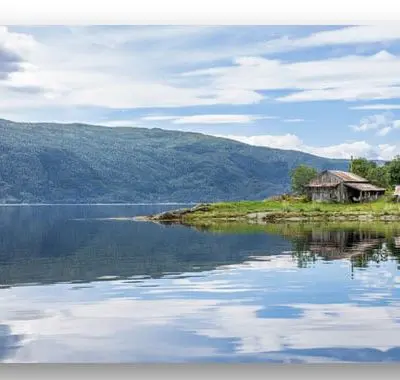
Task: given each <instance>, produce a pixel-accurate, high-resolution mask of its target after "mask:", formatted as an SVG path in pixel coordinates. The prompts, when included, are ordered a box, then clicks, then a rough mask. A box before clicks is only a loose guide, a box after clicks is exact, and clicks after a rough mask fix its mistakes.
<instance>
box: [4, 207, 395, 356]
mask: <svg viewBox="0 0 400 380" xmlns="http://www.w3.org/2000/svg"><path fill="white" fill-rule="evenodd" d="M176 207H177V206H176V205H170V206H166V205H159V206H115V205H114V206H104V205H103V206H4V207H0V285H1V289H0V301H1V307H0V359H1V360H2V361H3V362H42V363H44V362H278V363H285V362H307V363H308V362H313V363H314V362H389V361H400V274H399V263H398V260H399V258H400V239H399V238H397V236H400V232H398V231H400V228H399V229H397V227H396V226H393V225H379V226H378V225H375V226H364V225H362V226H360V225H357V226H354V225H346V226H340V227H337V226H336V227H335V226H330V227H327V226H317V225H314V226H310V225H293V224H290V225H286V226H285V225H278V226H270V227H268V228H265V227H263V228H259V227H256V226H254V227H249V226H230V225H228V226H214V227H212V228H203V229H201V230H200V229H194V228H189V227H184V226H166V225H159V224H154V223H146V222H135V221H132V220H129V219H124V217H131V216H134V215H143V214H148V213H154V212H160V211H164V210H166V209H174V208H176Z"/></svg>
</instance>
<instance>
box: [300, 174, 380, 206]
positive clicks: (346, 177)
mask: <svg viewBox="0 0 400 380" xmlns="http://www.w3.org/2000/svg"><path fill="white" fill-rule="evenodd" d="M306 188H307V193H308V196H309V197H310V198H311V200H313V201H322V202H324V201H325V202H341V203H344V202H365V201H371V200H376V199H378V198H379V197H380V196H382V195H383V194H385V189H383V188H381V187H377V186H375V185H372V184H371V183H369V182H368V180H366V179H365V178H362V177H360V176H358V175H356V174H353V173H349V172H344V171H340V170H325V171H323V172H321V173H320V174H319V175H318V176H317V177H316V178H314V179H313V180H311V181H310V183H309V184H308V185H307V186H306Z"/></svg>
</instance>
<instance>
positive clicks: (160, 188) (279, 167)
mask: <svg viewBox="0 0 400 380" xmlns="http://www.w3.org/2000/svg"><path fill="white" fill-rule="evenodd" d="M301 163H302V164H306V165H310V166H313V167H315V168H317V169H318V170H321V169H333V168H335V169H342V170H347V168H348V163H347V161H345V160H330V159H326V158H321V157H316V156H313V155H309V154H305V153H301V152H295V151H287V150H279V149H270V148H261V147H254V146H249V145H246V144H242V143H239V142H235V141H231V140H227V139H221V138H216V137H212V136H207V135H203V134H198V133H188V132H178V131H167V130H161V129H144V128H107V127H99V126H91V125H82V124H55V123H54V124H53V123H14V122H11V121H7V120H1V119H0V202H2V203H10V202H27V203H29V202H54V203H56V202H61V203H66V202H68V203H70V202H71V203H79V202H187V201H195V202H199V201H215V200H236V199H262V198H264V197H267V196H270V195H274V194H278V193H281V192H284V191H288V190H289V186H290V178H289V173H290V170H291V169H292V168H293V167H294V166H297V165H298V164H301Z"/></svg>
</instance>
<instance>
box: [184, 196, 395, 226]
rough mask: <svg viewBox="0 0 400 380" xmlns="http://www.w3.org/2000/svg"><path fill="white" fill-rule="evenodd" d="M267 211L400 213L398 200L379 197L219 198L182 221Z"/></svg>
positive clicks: (292, 214) (289, 214) (274, 213)
mask: <svg viewBox="0 0 400 380" xmlns="http://www.w3.org/2000/svg"><path fill="white" fill-rule="evenodd" d="M260 212H262V213H264V212H265V213H268V214H271V216H277V217H279V218H285V217H302V216H305V217H307V216H311V217H312V216H317V215H319V216H321V217H324V216H332V215H333V216H346V215H347V216H350V215H364V214H365V215H373V216H384V215H396V216H400V203H394V202H391V201H390V200H388V199H387V198H381V199H379V200H377V201H374V202H368V203H361V204H360V203H348V204H341V203H321V202H306V201H304V200H301V199H287V200H264V201H240V202H219V203H212V204H209V205H208V209H207V211H195V212H193V213H188V214H186V215H185V216H184V221H187V222H191V221H192V222H193V221H199V222H200V221H207V220H214V219H219V220H221V219H227V220H228V219H235V218H236V219H237V218H240V217H246V216H247V215H249V214H252V213H260Z"/></svg>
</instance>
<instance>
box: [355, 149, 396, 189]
mask: <svg viewBox="0 0 400 380" xmlns="http://www.w3.org/2000/svg"><path fill="white" fill-rule="evenodd" d="M349 171H350V172H351V173H354V174H357V175H359V176H361V177H363V178H365V179H367V180H368V181H370V182H371V183H372V184H373V185H376V186H380V187H383V188H385V189H388V190H391V189H393V188H394V186H395V185H398V184H400V156H396V157H395V158H394V159H393V160H391V161H386V162H385V163H384V164H377V163H376V162H374V161H370V160H367V159H365V158H355V159H352V160H351V161H350V167H349Z"/></svg>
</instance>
